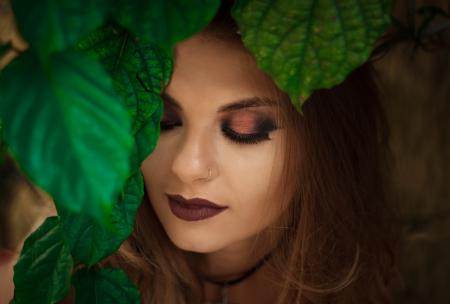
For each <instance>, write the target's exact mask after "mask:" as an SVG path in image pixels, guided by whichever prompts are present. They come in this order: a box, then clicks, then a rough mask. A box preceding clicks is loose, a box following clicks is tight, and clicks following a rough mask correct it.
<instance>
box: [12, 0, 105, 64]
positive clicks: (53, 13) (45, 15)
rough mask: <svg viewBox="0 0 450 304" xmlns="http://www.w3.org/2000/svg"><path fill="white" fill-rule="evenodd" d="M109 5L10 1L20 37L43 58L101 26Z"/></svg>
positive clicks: (92, 0)
mask: <svg viewBox="0 0 450 304" xmlns="http://www.w3.org/2000/svg"><path fill="white" fill-rule="evenodd" d="M110 5H111V4H110V3H109V1H106V0H78V1H67V0H44V1H33V0H14V1H12V6H13V10H14V13H15V15H16V19H17V24H18V27H19V30H20V32H21V34H22V35H23V36H24V37H25V39H26V40H27V41H28V42H29V43H30V45H31V47H32V48H35V49H36V50H37V51H38V53H39V54H42V55H43V56H45V57H46V56H47V55H48V54H50V53H53V52H56V51H61V50H64V49H66V48H68V47H70V46H72V45H73V44H74V43H75V42H76V41H77V40H78V39H80V38H81V37H83V36H84V35H86V34H87V33H89V32H90V31H92V30H94V29H95V28H97V27H98V26H100V25H101V24H102V23H103V22H104V19H105V17H106V15H107V13H108V9H109V6H110Z"/></svg>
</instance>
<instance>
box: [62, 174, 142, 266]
mask: <svg viewBox="0 0 450 304" xmlns="http://www.w3.org/2000/svg"><path fill="white" fill-rule="evenodd" d="M143 195H144V182H143V178H142V174H141V172H140V171H137V172H136V173H135V174H134V175H133V176H131V177H130V178H129V179H128V181H127V183H126V185H125V187H124V190H123V192H122V193H121V195H120V198H119V201H118V202H115V203H114V206H113V211H112V229H111V230H106V229H104V227H102V226H100V225H99V224H98V223H96V222H95V221H93V220H92V219H90V218H88V217H82V216H80V215H79V214H76V213H73V212H67V211H64V210H61V211H60V212H59V214H60V216H61V220H62V222H63V225H64V231H65V232H66V237H67V241H68V243H69V245H70V249H71V253H72V255H73V257H74V258H75V259H76V260H77V261H80V262H83V263H84V264H86V265H87V266H88V267H90V266H92V265H93V264H95V263H97V262H98V261H99V260H101V259H103V258H105V257H107V256H109V255H111V254H112V253H113V252H115V251H116V250H117V249H118V248H119V246H120V244H122V242H123V241H124V240H125V239H126V238H127V237H128V236H129V235H130V233H131V232H132V231H133V226H134V219H135V216H136V211H137V208H138V207H139V205H140V203H141V200H142V196H143Z"/></svg>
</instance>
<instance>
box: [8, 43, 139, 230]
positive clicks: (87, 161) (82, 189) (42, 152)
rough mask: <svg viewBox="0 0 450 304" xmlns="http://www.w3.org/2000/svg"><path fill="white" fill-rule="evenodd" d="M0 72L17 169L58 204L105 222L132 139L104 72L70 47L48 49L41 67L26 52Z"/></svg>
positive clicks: (121, 180) (124, 171) (122, 180)
mask: <svg viewBox="0 0 450 304" xmlns="http://www.w3.org/2000/svg"><path fill="white" fill-rule="evenodd" d="M3 76H4V77H2V79H1V81H0V92H1V93H0V94H1V95H0V119H2V120H3V123H4V131H5V139H6V141H7V142H8V144H9V147H10V149H11V150H12V152H13V154H15V155H16V159H17V160H18V161H19V163H20V165H21V167H22V169H23V171H25V172H26V173H27V174H28V175H29V176H30V177H31V179H32V180H33V181H34V182H35V183H36V184H37V185H39V186H41V187H42V188H43V189H45V190H46V191H48V192H49V193H50V194H51V195H52V196H53V198H54V199H55V202H56V203H57V206H58V208H59V209H61V208H64V209H68V210H72V211H77V212H82V213H83V214H88V215H90V216H92V217H94V218H96V219H97V220H99V221H100V222H103V223H107V222H108V216H109V213H110V212H111V209H112V204H113V202H114V200H115V198H116V196H117V194H118V193H119V191H120V189H121V188H122V186H123V184H124V183H125V180H126V179H127V177H128V176H129V155H130V153H131V148H132V140H133V139H132V135H131V134H130V121H129V117H128V115H127V112H126V109H124V107H123V106H122V104H121V101H120V99H119V98H118V96H116V94H115V92H114V88H113V84H112V81H111V79H110V76H109V75H108V74H107V73H106V72H105V71H104V69H103V68H102V67H101V65H100V64H99V63H98V62H96V61H94V60H93V59H91V58H89V57H88V56H87V55H83V54H79V53H76V52H73V51H72V52H63V53H59V54H57V55H55V56H53V57H52V58H51V60H50V61H49V65H48V66H42V65H41V64H40V63H39V61H38V60H37V58H36V57H34V56H33V54H32V53H26V54H24V55H22V56H20V57H19V58H18V60H15V61H14V62H13V64H11V65H9V66H8V67H7V69H6V70H5V73H4V74H3ZM25 84H26V89H24V86H25Z"/></svg>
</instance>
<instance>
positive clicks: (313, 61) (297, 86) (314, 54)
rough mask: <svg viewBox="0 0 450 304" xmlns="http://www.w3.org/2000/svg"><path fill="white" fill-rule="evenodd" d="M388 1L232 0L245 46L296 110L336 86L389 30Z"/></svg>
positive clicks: (234, 14)
mask: <svg viewBox="0 0 450 304" xmlns="http://www.w3.org/2000/svg"><path fill="white" fill-rule="evenodd" d="M389 9H390V0H296V1H292V0H237V2H236V3H235V6H234V7H233V9H232V14H233V17H234V19H235V20H236V22H237V23H238V25H239V28H240V30H241V33H242V38H243V41H244V44H245V46H246V47H247V48H248V49H249V50H250V51H251V52H252V53H253V54H254V56H255V58H256V61H257V63H258V65H259V66H260V68H262V69H263V70H264V71H266V72H267V73H268V74H270V75H271V76H272V78H273V79H274V81H275V82H276V83H277V85H278V86H279V87H280V88H281V89H282V90H284V91H286V92H287V93H288V94H289V95H290V97H291V99H292V102H293V103H294V105H295V106H296V107H297V108H298V109H300V107H301V105H302V104H303V103H304V101H305V100H306V99H307V98H308V97H309V96H310V94H311V93H312V91H313V90H315V89H319V88H330V87H332V86H334V85H336V84H338V83H340V82H342V81H343V80H344V79H345V78H346V76H347V75H348V74H349V73H350V72H351V71H352V70H353V69H355V68H356V67H357V66H358V65H360V64H362V63H363V62H364V61H366V60H367V58H368V57H369V54H370V52H371V50H372V46H373V44H374V41H375V40H376V38H377V37H378V36H380V34H381V33H382V32H383V31H384V30H385V29H386V27H387V26H388V24H389V15H388V13H389Z"/></svg>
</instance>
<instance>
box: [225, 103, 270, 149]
mask: <svg viewBox="0 0 450 304" xmlns="http://www.w3.org/2000/svg"><path fill="white" fill-rule="evenodd" d="M277 128H278V127H277V125H276V122H275V119H274V118H273V117H271V115H269V114H264V113H258V112H255V111H237V112H235V113H232V114H230V115H229V116H227V117H225V118H224V120H223V121H222V123H221V130H222V132H223V134H224V135H225V136H226V137H227V138H228V139H230V140H231V141H233V142H236V143H238V144H257V143H260V142H262V141H265V140H270V137H269V133H270V132H272V131H274V130H276V129H277Z"/></svg>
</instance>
